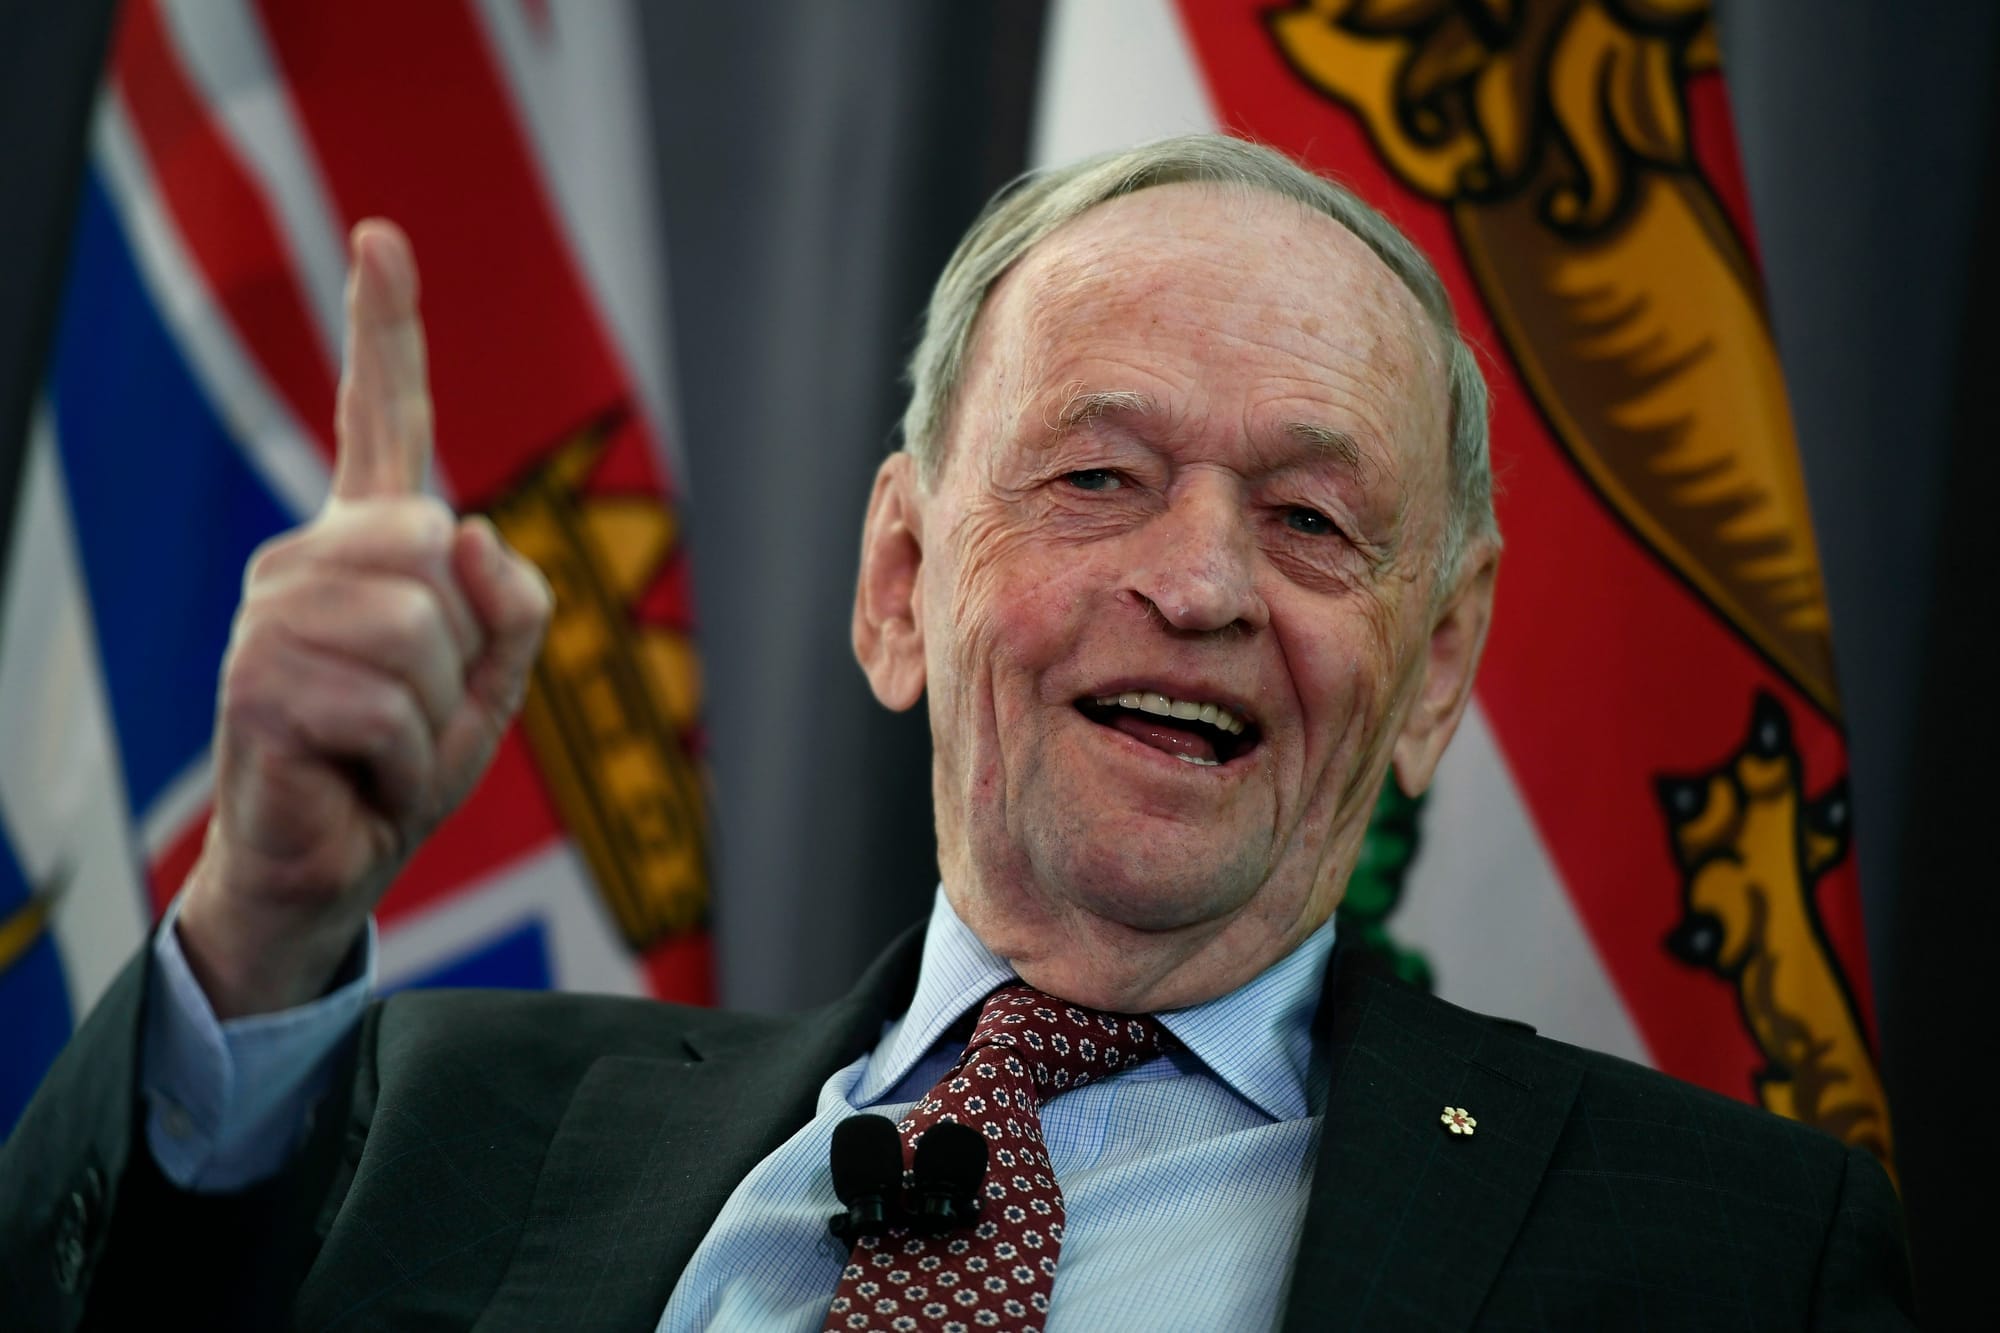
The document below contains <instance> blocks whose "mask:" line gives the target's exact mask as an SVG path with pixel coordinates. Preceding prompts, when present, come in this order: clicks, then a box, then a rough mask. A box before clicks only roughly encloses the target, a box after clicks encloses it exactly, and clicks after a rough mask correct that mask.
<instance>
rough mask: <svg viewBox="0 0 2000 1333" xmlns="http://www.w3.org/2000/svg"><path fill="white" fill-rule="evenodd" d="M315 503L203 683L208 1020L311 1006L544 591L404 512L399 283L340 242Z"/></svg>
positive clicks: (394, 263)
mask: <svg viewBox="0 0 2000 1333" xmlns="http://www.w3.org/2000/svg"><path fill="white" fill-rule="evenodd" d="M352 246H353V255H352V269H351V271H350V273H349V277H348V286H347V321H348V330H347V347H346V353H345V366H344V368H343V372H342V375H341V382H340V399H339V407H338V413H337V419H336V422H335V433H336V437H337V450H338V456H337V458H336V461H335V464H334V475H333V494H332V498H331V499H330V500H328V502H327V506H326V508H325V510H323V511H322V512H321V513H320V514H319V516H318V517H317V518H315V519H314V520H313V521H312V522H311V523H309V524H307V525H306V526H304V527H302V528H299V529H297V530H295V531H293V532H289V533H286V534H284V535H283V536H280V537H277V538H274V539H273V540H272V541H270V542H268V543H266V544H265V545H264V546H263V547H262V548H261V549H260V550H259V551H258V552H257V554H256V555H255V556H254V557H253V558H252V560H251V562H250V567H249V571H248V574H247V576H246V578H245V581H244V589H243V603H242V605H241V607H239V608H238V610H237V613H236V624H235V628H234V632H233V633H232V635H231V637H230V645H229V654H228V657H227V658H226V660H225V661H224V664H223V668H222V688H221V699H220V703H219V706H218V712H217V718H216V731H215V745H214V754H215V765H216V797H215V813H214V814H213V815H212V816H211V817H210V820H209V825H208V836H207V841H206V842H205V844H204V845H203V848H202V853H201V857H200V860H199V861H198V862H197V863H196V865H195V868H194V870H193V872H192V873H191V874H190V875H189V878H188V882H187V886H186V891H185V895H184V899H183V902H182V905H181V915H180V920H179V923H178V924H179V930H180V941H181V945H182V948H183V949H184V950H185V952H186V954H187V957H188V961H189V962H190V964H191V965H192V966H193V968H194V971H195V975H196V976H197V977H198V978H199V979H200V980H201V983H202V987H203V989H204V990H205V991H206V992H207V994H208V998H209V1002H210V1004H211V1005H213V1007H214V1009H215V1012H216V1014H217V1015H218V1016H219V1017H222V1018H231V1017H237V1016H240V1015H244V1014H253V1013H263V1012H268V1011H271V1010H275V1009H282V1008H287V1007H289V1006H291V1005H295V1004H301V1003H304V1002H305V1001H307V1000H310V999H312V998H314V997H315V996H317V995H318V994H320V993H321V992H322V991H323V990H324V989H325V988H326V985H327V983H328V982H329V981H331V980H332V978H333V975H334V972H335V970H336V969H337V968H338V967H339V965H340V961H341V959H342V958H343V957H344V956H345V955H346V953H347V951H348V950H349V949H350V948H351V947H352V946H353V944H354V941H355V940H356V938H357V937H358V936H359V934H360V932H361V930H362V927H363V924H364V922H365V920H366V918H367V914H368V912H369V911H370V910H371V909H372V908H373V907H374V905H375V903H376V901H377V900H378V899H379V898H381V896H382V894H383V892H384V891H385V890H386V889H387V888H388V886H389V883H390V881H391V880H392V879H393V878H394V877H395V874H396V872H397V870H398V869H399V868H400V867H401V866H402V864H403V863H404V861H405V860H407V859H408V857H409V855H410V853H411V852H412V851H413V850H414V849H415V848H416V845H417V844H418V843H419V842H420V841H422V839H423V838H424V837H425V836H426V835H427V834H428V833H429V832H430V831H431V830H432V829H433V828H435V827H436V826H437V824H438V823H439V821H441V820H442V819H443V818H444V817H445V816H446V815H448V814H450V813H451V811H452V810H453V809H455V808H456V807H457V806H458V804H459V803H460V802H461V801H463V800H464V799H465V797H466V795H467V794H468V793H469V792H470V791H471V790H472V787H473V785H474V784H475V783H476V782H477V781H478V780H479V777H480V774H482V773H483V772H484V771H485V769H486V765H487V763H488V762H489V761H490V760H491V759H492V757H493V751H494V748H495V746H496V745H497V744H498V743H499V740H500V736H501V733H502V732H503V731H504V730H505V729H506V727H507V724H508V722H509V721H510V720H511V719H512V717H513V715H514V712H515V710H516V709H518V708H519V707H520V703H521V698H522V695H523V693H524V691H525V689H526V685H527V679H528V672H529V669H530V668H531V667H532V666H533V664H534V660H535V654H536V652H537V650H538V649H539V647H540V644H541V638H542V631H543V630H544V628H546V626H547V624H548V617H549V611H550V607H551V597H550V593H549V589H548V584H547V583H546V582H545V581H544V580H543V579H542V576H541V574H540V573H539V571H537V570H536V569H535V568H534V566H533V565H532V564H530V563H529V562H527V561H526V560H523V559H522V558H521V557H520V556H518V555H515V554H514V553H513V552H512V551H510V550H508V549H507V547H506V546H505V544H504V543H503V542H502V541H501V539H500V535H499V533H498V532H496V531H495V530H494V528H493V525H492V524H491V523H489V522H487V520H485V519H484V518H472V519H466V520H459V519H457V518H455V517H454V516H453V515H452V513H451V511H450V510H449V509H448V508H446V507H445V506H444V505H443V504H442V503H440V502H438V501H437V500H434V499H431V498H429V497H427V496H425V495H424V494H423V491H422V487H423V479H424V474H425V470H426V469H427V468H428V466H429V464H430V455H431V398H430V388H429V385H428V382H427V378H426V373H425V356H424V332H423V324H422V322H421V320H420V319H419V318H418V315H417V272H416V264H415V261H414V259H413V258H412V256H411V253H410V244H409V241H408V240H407V239H406V238H405V237H404V236H403V233H402V232H401V231H400V230H399V229H397V228H396V227H395V226H394V225H392V224H390V223H387V222H384V221H380V220H371V221H367V222H363V223H361V224H360V225H359V226H357V227H356V228H355V229H354V233H353V237H352Z"/></svg>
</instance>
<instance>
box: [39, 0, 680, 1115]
mask: <svg viewBox="0 0 2000 1333" xmlns="http://www.w3.org/2000/svg"><path fill="white" fill-rule="evenodd" d="M634 21H635V20H634V17H633V15H632V13H631V11H630V9H629V8H628V7H627V6H626V5H623V4H598V3H593V2H592V0H567V2H565V0H431V2H428V3H425V4H420V5H408V4H401V3H396V2H395V0H342V2H341V3H339V4H323V5H322V4H315V5H299V4H289V3H285V2H284V0H129V2H128V3H126V4H125V5H123V6H122V10H121V13H120V16H119V21H118V29H117V33H116V37H115V39H114V42H113V47H112V52H111V58H110V61H109V64H108V67H107V69H106V70H105V73H104V76H103V81H102V87H101V91H100V95H99V100H98V105H97V109H96V113H95V118H94V122H93V128H92V142H91V153H90V162H89V168H88V172H87V178H86V181H85V184H84V197H83V199H82V202H81V205H80V207H79V210H78V221H77V227H76V234H75V238H74V241H73V244H72V246H71V251H70V255H71V258H70V274H69V278H68V282H67V287H66V292H65V296H64V300H63V310H62V315H61V320H60V326H59V329H58V333H57V338H56V344H55V346H54V348H53V350H52V352H51V355H50V358H49V367H50V369H49V373H48V376H47V379H46V383H45V388H44V394H43V398H42V401H41V404H40V407H39V410H38V411H37V413H36V417H35V421H34V425H33V427H32V430H31V435H30V441H29V451H28V455H27V461H26V464H25V466H24V472H23V477H22V484H21V487H20V493H19V517H18V521H17V523H16V525H15V527H14V532H13V541H12V546H13V549H12V550H11V551H9V552H5V553H0V555H5V556H6V557H7V558H6V559H5V560H4V562H0V570H4V571H5V577H6V578H7V580H8V586H7V588H6V589H5V592H6V596H5V597H4V598H0V606H3V607H4V616H5V623H4V625H0V1029H4V1030H5V1031H7V1032H8V1033H9V1034H10V1036H9V1041H8V1043H7V1047H6V1051H5V1054H4V1055H0V1128H4V1127H5V1126H9V1125H11V1124H12V1123H13V1120H14V1118H15V1116H16V1115H17V1114H18V1112H19V1110H20V1108H21V1106H22V1105H23V1104H24V1103H25V1101H26V1098H27V1096H28V1095H29V1094H30V1093H31V1092H32V1090H33V1088H34V1086H35V1084H36V1083H37V1081H38V1080H39V1078H40V1076H41V1073H42V1070H43V1069H44V1068H45V1067H46V1065H47V1063H48V1061H49V1060H50V1059H51V1058H52V1057H53V1055H54V1053H55V1051H56V1050H57V1049H58V1048H59V1047H60V1045H61V1043H62V1042H63V1040H65V1039H66V1038H67V1036H68V1033H69V1030H70V1028H71V1027H72V1026H73V1024H74V1023H75V1021H77V1020H78V1019H80V1017H81V1016H82V1014H83V1013H84V1012H85V1011H86V1010H87V1009H88V1007H89V1005H90V1004H91V1003H92V1002H93V1000H94V999H95V998H96V996H97V994H98V993H99V991H101V989H102V988H103V986H104V985H105V984H106V983H107V982H108V981H109V979H110V976H111V975H112V974H113V972H115V970H116V969H117V967H118V966H119V965H120V964H121V963H122V962H123V961H124V960H125V959H126V958H128V957H129V956H130V955H131V953H132V951H133V949H134V948H135V947H136V946H137V944H138V943H139V941H140V940H141V938H142V937H143V935H144V932H145V931H146V929H147V927H148V924H149V923H150V922H151V921H152V920H154V919H156V918H157V915H158V913H159V912H160V911H161V910H162V909H163V908H164V906H165V904H166V902H167V901H168V900H169V899H170V898H171V896H172V894H173V893H174V892H175V891H176V889H177V888H178V886H179V883H180V881H181V879H182V877H183V876H184V875H185V873H186V870H187V868H188V866H189V864H190V863H191V861H192V859H193V857H194V854H195V851H196V850H197V848H198V846H199V842H200V837H201V831H202V828H203V825H204V822H205V819H206V815H207V808H208V799H209V784H210V764H209V755H208V745H209V727H210V725H211V718H212V712H213V700H214V697H215V682H216V674H217V668H218V666H219V664H220V661H221V657H222V653H223V648H224V644H225V640H226V636H227V632H228V625H229V620H230V616H231V614H232V611H233V608H234V603H235V600H236V593H237V588H238V586H239V582H240V578H241V571H242V567H243V564H244V561H245V559H246V557H247V556H248V555H249V553H250V551H251V550H252V549H253V548H254V547H255V546H256V545H257V544H258V543H259V542H261V541H263V540H264V539H265V538H267V537H270V536H272V535H273V534H274V533H276V532H278V531H280V530H282V529H284V528H287V527H290V526H293V525H295V524H297V523H299V522H302V521H304V520H305V519H307V518H309V517H310V516H311V515H312V514H313V513H314V512H315V511H316V510H317V509H318V508H319V507H320V505H321V504H322V503H323V501H324V499H325V497H326V493H327V489H328V484H329V477H330V473H331V464H332V459H333V396H334V385H335V380H336V377H337V375H338V371H339V366H338V350H337V349H338V348H339V346H340V344H341V327H340V325H341V286H342V282H343V278H344V264H345V237H346V234H347V231H348V229H349V227H350V226H351V225H352V224H353V223H354V222H356V221H358V220H359V219H361V218H364V217H368V216H373V215H381V216H386V217H390V218H393V219H395V220H396V221H397V222H398V223H400V224H401V225H402V227H403V228H404V229H405V230H406V231H407V232H408V233H409V234H410V236H411V238H412V240H413V242H414V244H415V247H416V252H417V255H418V259H419V264H420V267H421V269H422V274H423V279H422V281H423V313H424V319H425V322H426V324H427V326H428V329H429V332H430V339H431V352H430V355H431V360H430V370H431V380H432V387H433V391H434V394H435V400H436V408H437V450H436V460H435V468H434V477H433V485H434V487H435V489H436V490H437V491H438V492H439V493H440V494H441V495H442V496H444V497H445V498H446V499H447V500H449V501H450V502H451V503H452V504H453V505H454V506H455V507H456V508H458V509H459V510H460V511H461V512H466V513H470V512H483V513H486V514H489V515H490V516H491V517H492V518H493V520H494V521H495V522H496V523H497V524H498V525H499V526H500V528H501V529H502V531H503V532H505V533H506V534H507V536H508V537H509V539H510V540H511V541H512V542H513V543H514V544H515V545H516V546H517V547H518V548H520V549H521V550H522V551H524V552H525V553H526V554H528V555H529V556H530V557H531V558H533V559H534V560H536V561H537V563H539V564H540V565H541V567H542V569H543V570H544V572H545V573H547V575H548V576H549V578H550V580H551V582H552V584H553V585H554V586H555V588H556V589H557V598H558V605H557V611H556V615H555V619H554V623H553V625H552V628H551V632H550V635H549V640H548V645H547V648H546V650H545V652H544V654H543V657H542V659H541V661H540V663H539V664H538V666H537V669H536V672H535V677H534V682H533V686H532V689H531V693H530V698H529V702H528V705H527V707H526V709H525V711H524V714H523V718H522V722H521V724H520V725H518V726H517V727H516V728H515V729H514V731H513V732H512V733H511V734H510V735H509V736H508V738H507V739H506V741H505V742H504V743H503V744H502V746H501V749H500V752H499V756H498V758H497V760H496V762H495V764H494V766H493V769H492V771H491V773H490V774H489V775H488V777H487V778H486V780H485V782H484V783H483V784H482V785H481V786H480V788H479V789H478V790H477V792H476V793H475V794H474V795H473V796H472V798H471V799H470V801H469V802H468V803H467V805H466V806H465V808H464V809H463V810H461V811H460V812H459V813H458V814H457V815H456V816H454V817H453V819H452V820H451V821H449V822H448V823H447V824H446V825H445V826H444V827H443V828H441V829H440V830H439V831H438V833H437V835H436V836H435V837H433V838H432V839H431V840H430V841H429V842H428V843H427V844H426V845H425V846H424V848H423V849H422V850H421V851H420V852H419V853H418V855H417V857H416V859H415V860H414V861H413V862H412V863H411V864H410V866H409V867H408V869H407V870H406V871H405V872H404V874H403V875H402V876H401V878H400V879H399V880H398V882H397V884H396V886H395V888H394V889H393V890H392V891H391V892H390V894H389V896H388V897H387V898H386V899H385V900H384V902H383V903H382V906H381V909H380V912H379V918H380V921H381V925H382V943H383V976H384V981H385V983H386V984H387V985H389V986H391V987H395V986H403V985H415V984H481V985H516V986H563V987H570V988H580V989H592V990H609V991H622V992H629V993H634V994H647V993H650V994H656V995H660V996H665V997H670V998H674V999H682V1000H693V1001H707V1000H709V999H711V998H712V990H713V983H712V979H711V969H710V964H709V946H708V937H707V874H706V856H705V850H704V833H703V828H704V818H703V801H704V779H703V775H702V760H701V756H702V733H701V727H700V722H699V672H698V665H697V661H696V657H695V651H694V640H693V632H694V623H693V614H692V608H691V605H690V601H691V598H690V588H691V583H690V579H689V575H688V569H687V559H686V547H685V544H684V542H683V541H682V539H681V529H680V523H679V519H678V512H679V507H680V505H681V504H682V501H683V497H684V489H683V486H682V471H681V469H680V467H679V466H678V464H677V462H676V455H675V453H674V451H673V450H672V449H670V448H668V447H666V446H665V443H664V440H665V433H664V418H665V417H666V413H667V404H668V402H669V397H670V395H669V393H668V390H667V386H666V384H665V383H664V380H665V374H666V364H667V362H666V350H667V349H666V346H665V342H666V340H665V336H664V331H663V329H662V327H661V322H660V321H661V318H662V316H663V311H662V310H661V309H660V308H659V307H658V305H657V304H656V303H657V301H658V299H659V292H660V290H661V286H660V273H659V269H658V265H659V262H660V261H659V258H658V256H657V255H656V254H655V253H654V252H653V250H652V247H653V245H654V238H655V236H656V235H657V229H656V227H655V225H654V221H655V220H654V217H653V208H652V200H651V197H650V189H651V179H652V178H651V171H650V161H649V158H648V154H647V153H646V151H645V144H644V143H643V141H642V138H641V136H642V134H643V127H644V125H645V124H646V117H645V115H644V109H643V104H642V95H643V90H642V87H641V85H640V78H641V71H640V69H639V67H638V64H637V61H638V55H637V52H638V43H637V42H636V40H635V34H634V33H633V32H632V31H631V29H632V26H633V24H634Z"/></svg>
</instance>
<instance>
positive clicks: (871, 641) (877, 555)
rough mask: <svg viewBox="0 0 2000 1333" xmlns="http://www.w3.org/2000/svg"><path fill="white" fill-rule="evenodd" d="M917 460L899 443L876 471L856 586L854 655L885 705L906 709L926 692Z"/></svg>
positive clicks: (921, 547)
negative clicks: (919, 602) (920, 605)
mask: <svg viewBox="0 0 2000 1333" xmlns="http://www.w3.org/2000/svg"><path fill="white" fill-rule="evenodd" d="M920 500H921V497H920V496H919V495H918V493H917V473H916V460H915V459H914V458H912V457H911V456H910V455H909V454H908V453H906V452H904V451H902V450H897V451H896V452H895V453H893V454H890V455H889V457H888V458H886V459H884V460H883V463H882V466H881V467H880V468H879V469H877V470H876V473H875V491H874V494H872V495H870V496H869V497H868V521H867V522H866V523H865V524H863V525H862V529H861V577H860V578H859V580H857V582H856V584H855V588H854V656H855V657H856V658H857V659H859V661H860V663H861V669H862V670H863V671H864V672H866V673H867V675H868V684H869V686H870V687H871V688H873V689H874V691H875V697H876V698H877V699H879V700H881V701H882V706H883V707H885V708H890V709H893V710H895V711H896V712H898V713H900V712H902V711H903V710H904V709H907V708H910V707H913V706H914V705H915V704H916V702H917V700H918V699H921V698H922V697H923V694H924V621H923V616H922V615H921V614H919V611H918V607H917V573H918V571H919V570H921V569H922V568H923V563H924V532H923V512H922V509H921V506H920Z"/></svg>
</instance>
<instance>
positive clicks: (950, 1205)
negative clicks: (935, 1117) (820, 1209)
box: [826, 1115, 986, 1246]
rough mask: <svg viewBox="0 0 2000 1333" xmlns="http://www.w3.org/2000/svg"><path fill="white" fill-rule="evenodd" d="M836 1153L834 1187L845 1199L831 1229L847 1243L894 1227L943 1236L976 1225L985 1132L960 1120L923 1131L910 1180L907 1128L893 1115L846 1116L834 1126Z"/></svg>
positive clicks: (833, 1156)
mask: <svg viewBox="0 0 2000 1333" xmlns="http://www.w3.org/2000/svg"><path fill="white" fill-rule="evenodd" d="M829 1157H830V1159H831V1165H832V1168H833V1192H834V1194H835V1195H836V1196H837V1197H838V1198H839V1199H840V1202H841V1203H842V1204H843V1205H845V1206H844V1208H843V1210H842V1211H841V1212H837V1213H834V1214H833V1215H832V1216H830V1217H828V1218H827V1222H826V1229H827V1230H828V1231H829V1232H831V1233H832V1234H833V1235H834V1236H835V1237H836V1238H838V1239H839V1240H841V1241H842V1242H844V1243H846V1244H847V1245H850V1246H852V1245H853V1244H854V1243H855V1242H856V1241H857V1240H859V1239H860V1238H861V1237H863V1236H879V1235H882V1234H883V1233H885V1232H887V1231H888V1230H890V1229H891V1228H893V1227H903V1228H907V1229H908V1230H910V1231H913V1232H916V1233H918V1234H920V1235H927V1236H934V1235H939V1234H941V1233H943V1232H947V1231H954V1230H957V1229H959V1228H961V1227H966V1226H970V1225H971V1224H972V1223H973V1222H974V1221H975V1220H977V1218H978V1216H979V1192H980V1186H981V1184H982V1183H983V1182H984V1180H985V1178H986V1139H985V1137H984V1136H983V1135H981V1134H980V1133H979V1132H978V1131H977V1130H974V1129H971V1128H968V1127H967V1126H965V1125H961V1124H959V1123H957V1122H956V1121H950V1120H946V1121H941V1122H939V1123H938V1124H936V1125H933V1126H931V1127H930V1128H929V1129H927V1130H925V1131H924V1134H923V1137H922V1138H920V1139H918V1140H917V1147H916V1152H915V1154H914V1160H913V1163H912V1166H911V1169H910V1171H909V1173H908V1176H907V1179H906V1177H905V1173H904V1171H903V1139H902V1135H901V1134H900V1133H898V1132H897V1130H896V1125H895V1122H894V1121H892V1120H890V1119H889V1118H888V1117H887V1116H881V1115H856V1116H849V1117H848V1118H847V1119H846V1120H843V1121H841V1122H840V1124H838V1125H836V1126H835V1127H834V1131H833V1144H832V1147H831V1149H830V1152H829ZM906 1195H908V1196H911V1197H912V1198H913V1199H914V1206H911V1202H910V1201H909V1200H907V1199H906Z"/></svg>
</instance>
